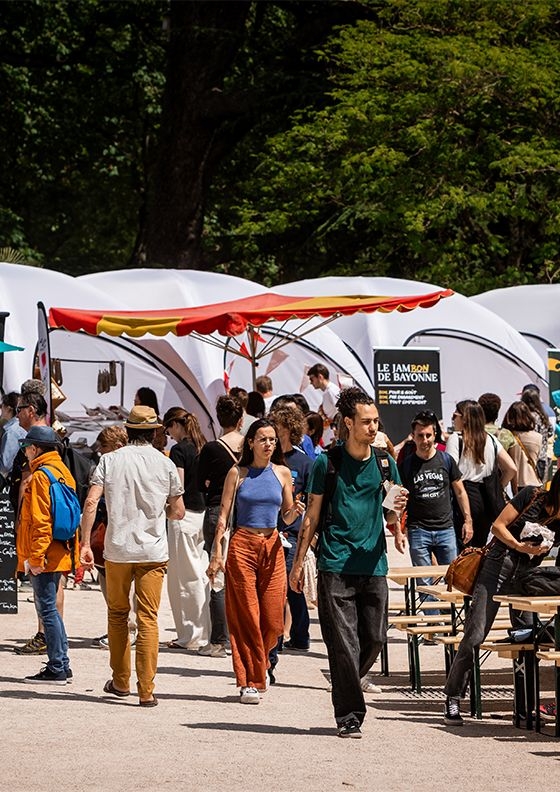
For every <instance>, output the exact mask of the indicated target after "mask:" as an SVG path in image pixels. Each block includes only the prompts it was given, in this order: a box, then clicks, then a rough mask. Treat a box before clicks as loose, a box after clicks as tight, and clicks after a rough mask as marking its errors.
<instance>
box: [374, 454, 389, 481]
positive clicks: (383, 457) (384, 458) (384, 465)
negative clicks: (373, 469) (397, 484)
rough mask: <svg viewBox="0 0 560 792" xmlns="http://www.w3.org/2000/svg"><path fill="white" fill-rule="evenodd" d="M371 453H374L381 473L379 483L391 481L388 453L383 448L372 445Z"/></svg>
mask: <svg viewBox="0 0 560 792" xmlns="http://www.w3.org/2000/svg"><path fill="white" fill-rule="evenodd" d="M373 453H374V454H375V461H376V462H377V467H378V468H379V473H380V474H381V483H382V484H383V482H385V481H391V463H390V462H389V453H388V452H387V451H385V450H384V449H383V448H376V447H375V446H373Z"/></svg>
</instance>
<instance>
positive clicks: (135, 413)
mask: <svg viewBox="0 0 560 792" xmlns="http://www.w3.org/2000/svg"><path fill="white" fill-rule="evenodd" d="M124 425H125V426H126V428H127V429H159V428H160V426H162V425H163V424H161V423H160V422H159V419H158V417H157V415H156V411H155V410H154V409H153V407H144V405H142V404H139V405H137V406H136V407H133V408H132V410H131V411H130V414H129V416H128V418H127V419H126V422H125V424H124Z"/></svg>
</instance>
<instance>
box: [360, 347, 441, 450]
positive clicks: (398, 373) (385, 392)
mask: <svg viewBox="0 0 560 792" xmlns="http://www.w3.org/2000/svg"><path fill="white" fill-rule="evenodd" d="M373 373H374V385H375V394H376V402H377V406H378V408H379V415H380V417H381V421H382V423H383V430H384V431H385V433H386V434H387V435H388V436H389V437H390V439H391V440H392V441H393V443H395V444H397V443H400V442H401V440H403V439H404V438H405V437H407V436H408V434H409V432H410V423H411V421H412V419H413V418H414V416H415V415H416V414H417V413H419V412H420V411H421V410H432V411H433V412H435V414H436V415H437V417H438V418H441V378H440V369H439V349H437V348H433V347H429V348H427V347H386V348H384V349H375V350H374V365H373Z"/></svg>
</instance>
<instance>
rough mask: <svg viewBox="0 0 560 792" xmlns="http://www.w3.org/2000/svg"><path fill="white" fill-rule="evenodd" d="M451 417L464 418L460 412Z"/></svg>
mask: <svg viewBox="0 0 560 792" xmlns="http://www.w3.org/2000/svg"><path fill="white" fill-rule="evenodd" d="M451 417H452V418H462V417H463V416H462V415H461V413H459V412H454V413H453V415H452V416H451Z"/></svg>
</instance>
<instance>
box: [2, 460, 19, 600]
mask: <svg viewBox="0 0 560 792" xmlns="http://www.w3.org/2000/svg"><path fill="white" fill-rule="evenodd" d="M9 492H10V490H9V487H8V485H7V483H6V480H5V479H4V478H3V477H2V476H0V614H2V613H17V580H16V578H15V573H16V565H17V557H16V535H15V530H14V510H13V509H12V504H11V503H10V498H9Z"/></svg>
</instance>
